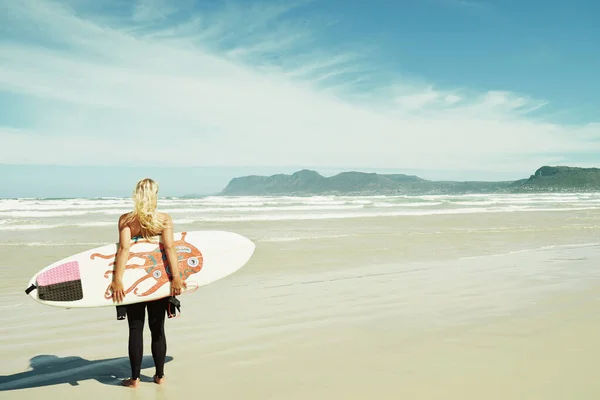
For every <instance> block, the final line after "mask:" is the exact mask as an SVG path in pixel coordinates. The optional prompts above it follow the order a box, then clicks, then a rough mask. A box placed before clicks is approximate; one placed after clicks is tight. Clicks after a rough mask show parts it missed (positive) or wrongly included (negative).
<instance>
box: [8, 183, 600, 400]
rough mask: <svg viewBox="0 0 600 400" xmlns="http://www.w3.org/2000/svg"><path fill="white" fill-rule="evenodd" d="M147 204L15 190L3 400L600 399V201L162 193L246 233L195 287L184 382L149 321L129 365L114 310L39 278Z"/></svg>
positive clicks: (177, 323)
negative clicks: (161, 362) (74, 303)
mask: <svg viewBox="0 0 600 400" xmlns="http://www.w3.org/2000/svg"><path fill="white" fill-rule="evenodd" d="M128 207H130V201H129V199H116V198H105V199H13V200H0V277H1V278H2V279H0V288H1V289H2V290H1V292H0V300H1V305H0V311H1V312H2V316H1V317H0V318H1V321H2V324H1V327H0V351H1V352H2V363H0V392H1V393H0V398H2V399H34V398H39V397H40V396H50V397H52V398H60V397H62V396H68V395H73V396H76V397H77V398H86V399H101V398H102V399H104V398H107V397H110V398H112V399H131V398H140V399H141V398H143V399H148V398H151V399H154V398H156V399H175V398H183V397H187V398H189V397H190V396H193V397H194V398H195V397H205V398H211V399H232V398H243V399H281V398H285V399H306V398H311V399H332V398H345V399H365V398H367V397H369V396H375V397H377V398H379V399H399V398H410V399H544V400H547V399H565V398H569V399H596V398H598V397H599V396H600V382H599V381H598V379H597V378H596V375H597V373H596V371H595V368H594V367H595V365H596V360H597V359H598V358H599V357H600V346H599V345H598V337H600V311H599V310H600V308H599V306H600V283H599V282H600V281H599V278H600V270H599V269H598V267H597V266H598V263H599V262H600V195H599V194H591V193H588V194H586V193H583V194H569V193H566V194H552V193H551V194H543V195H542V194H523V195H477V196H466V195H465V196H413V197H409V196H397V197H392V196H371V197H369V196H360V197H359V196H354V197H350V196H348V197H339V196H337V197H336V196H315V197H305V198H291V197H238V198H233V197H231V198H230V197H205V198H198V199H161V201H160V202H159V209H161V210H164V211H166V212H169V213H171V215H172V217H173V219H174V222H175V225H176V230H177V231H183V230H188V231H191V230H204V229H218V230H228V231H233V232H237V233H240V234H242V235H245V236H247V237H248V238H249V239H251V240H252V241H254V242H255V243H256V251H255V254H254V255H253V257H252V258H251V260H250V261H249V262H248V264H247V265H246V266H244V267H243V268H242V269H241V270H240V271H238V272H236V273H235V274H233V275H231V276H229V277H227V278H225V279H222V280H220V281H217V282H215V283H213V284H211V285H208V286H205V287H203V288H201V289H200V290H198V291H197V292H195V293H193V294H190V295H184V296H181V302H182V310H181V311H182V314H181V317H180V318H177V319H173V320H167V322H166V337H167V346H168V350H167V356H168V360H167V361H168V362H167V364H166V366H165V374H166V378H167V383H166V384H165V385H164V386H157V385H155V384H153V383H151V382H150V378H151V377H152V375H153V374H154V369H153V363H152V359H151V356H150V354H151V353H150V334H149V331H148V328H147V326H146V331H145V336H144V339H145V342H144V344H145V347H144V349H145V352H144V354H145V355H146V359H145V360H144V365H143V370H142V374H143V379H142V380H143V382H142V383H141V384H140V387H138V388H137V389H129V388H124V387H121V386H119V382H120V380H121V379H123V378H127V377H128V376H129V373H130V372H129V361H128V358H127V323H126V322H125V321H117V319H116V312H115V309H114V307H108V308H94V309H71V310H64V309H60V308H53V307H47V306H43V305H41V304H38V303H36V302H34V301H33V300H31V299H30V298H28V297H27V296H26V295H25V293H24V290H25V287H26V283H27V282H28V280H29V279H30V278H31V276H32V275H33V274H34V273H35V272H37V271H38V270H40V269H41V268H43V267H44V266H46V265H48V264H49V263H51V262H54V261H56V260H58V259H60V258H64V257H67V256H69V255H71V254H74V253H77V252H79V251H84V250H87V249H89V248H92V247H97V246H101V245H104V244H106V243H110V242H114V241H116V240H117V228H116V220H117V218H118V215H119V214H120V213H121V212H125V211H127V210H128Z"/></svg>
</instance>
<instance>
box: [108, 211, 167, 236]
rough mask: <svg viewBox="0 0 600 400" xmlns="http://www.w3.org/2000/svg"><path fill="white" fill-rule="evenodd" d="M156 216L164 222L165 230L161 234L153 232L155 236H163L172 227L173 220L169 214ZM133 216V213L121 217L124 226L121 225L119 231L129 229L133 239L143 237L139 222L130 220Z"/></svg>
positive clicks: (157, 213)
mask: <svg viewBox="0 0 600 400" xmlns="http://www.w3.org/2000/svg"><path fill="white" fill-rule="evenodd" d="M156 215H157V216H158V218H159V219H160V220H161V221H162V223H163V225H164V227H163V230H162V231H160V232H153V234H154V235H153V236H155V235H162V234H163V232H164V230H165V229H167V228H169V227H170V226H169V225H170V222H171V218H170V216H169V215H168V214H165V213H161V212H158V211H157V212H156ZM130 216H131V213H125V214H123V215H121V218H120V221H122V224H120V226H119V229H123V228H126V227H127V228H129V231H130V232H131V237H139V236H142V233H143V232H142V226H141V225H140V223H139V221H138V220H137V219H136V218H129V217H130Z"/></svg>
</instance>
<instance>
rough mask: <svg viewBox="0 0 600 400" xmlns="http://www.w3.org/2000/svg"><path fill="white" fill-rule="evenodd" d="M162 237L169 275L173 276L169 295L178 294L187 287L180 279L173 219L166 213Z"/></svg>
mask: <svg viewBox="0 0 600 400" xmlns="http://www.w3.org/2000/svg"><path fill="white" fill-rule="evenodd" d="M162 237H163V245H164V247H165V253H166V256H167V261H168V262H169V266H170V268H171V275H172V277H173V282H172V283H171V295H172V296H178V295H180V294H181V290H182V288H185V287H187V285H186V283H185V282H184V281H183V279H181V275H180V271H179V259H178V257H177V249H176V248H175V240H174V239H173V220H172V219H171V217H170V216H169V215H168V214H165V227H164V229H163V233H162Z"/></svg>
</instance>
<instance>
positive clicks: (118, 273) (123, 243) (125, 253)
mask: <svg viewBox="0 0 600 400" xmlns="http://www.w3.org/2000/svg"><path fill="white" fill-rule="evenodd" d="M124 217H125V216H124V215H122V216H121V217H120V218H119V248H118V249H117V256H116V260H115V269H114V272H113V279H112V283H111V285H110V287H109V288H110V289H111V290H112V293H113V295H112V296H113V299H114V300H116V301H117V303H120V302H122V301H123V299H124V298H125V291H124V289H123V272H124V271H125V265H126V264H127V259H128V258H129V249H130V247H131V230H130V229H129V226H127V225H126V224H124V222H123V220H124Z"/></svg>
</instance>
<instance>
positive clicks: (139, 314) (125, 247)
mask: <svg viewBox="0 0 600 400" xmlns="http://www.w3.org/2000/svg"><path fill="white" fill-rule="evenodd" d="M133 200H134V210H133V211H132V212H129V213H126V214H123V215H121V217H120V218H119V224H118V226H119V248H118V250H117V255H116V260H115V270H114V274H113V280H112V282H111V284H110V285H109V287H108V290H110V291H111V292H112V297H113V299H114V300H115V301H116V302H117V303H120V302H122V301H123V299H124V297H125V291H124V288H123V281H122V278H123V272H124V271H125V264H126V263H127V260H128V258H129V249H130V247H131V240H132V238H134V237H144V238H146V239H148V238H150V237H151V236H158V235H162V239H163V245H164V249H165V253H166V256H167V261H168V265H169V266H170V270H171V273H172V281H171V295H172V296H177V295H179V294H181V290H182V289H183V288H185V287H186V284H185V282H183V279H181V276H180V274H179V266H178V260H177V252H176V250H175V245H174V240H173V221H172V220H171V217H170V216H169V215H168V214H165V213H160V212H158V211H156V205H157V200H158V184H157V183H156V182H154V181H153V180H152V179H148V178H146V179H142V180H140V181H139V182H138V183H137V185H136V187H135V190H134V192H133ZM167 299H168V298H163V299H159V300H155V301H148V302H144V303H136V304H129V305H127V306H126V310H127V321H128V324H129V361H130V363H131V378H129V379H125V380H124V381H123V382H122V384H123V385H124V386H129V387H137V385H138V384H139V381H140V370H141V366H142V355H143V330H144V319H145V313H146V309H148V325H149V327H150V333H151V336H152V358H153V359H154V365H155V367H156V374H155V375H154V382H155V383H158V384H161V383H163V382H164V379H165V378H164V364H165V357H166V352H167V342H166V339H165V330H164V329H165V327H164V324H165V315H166V312H167Z"/></svg>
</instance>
